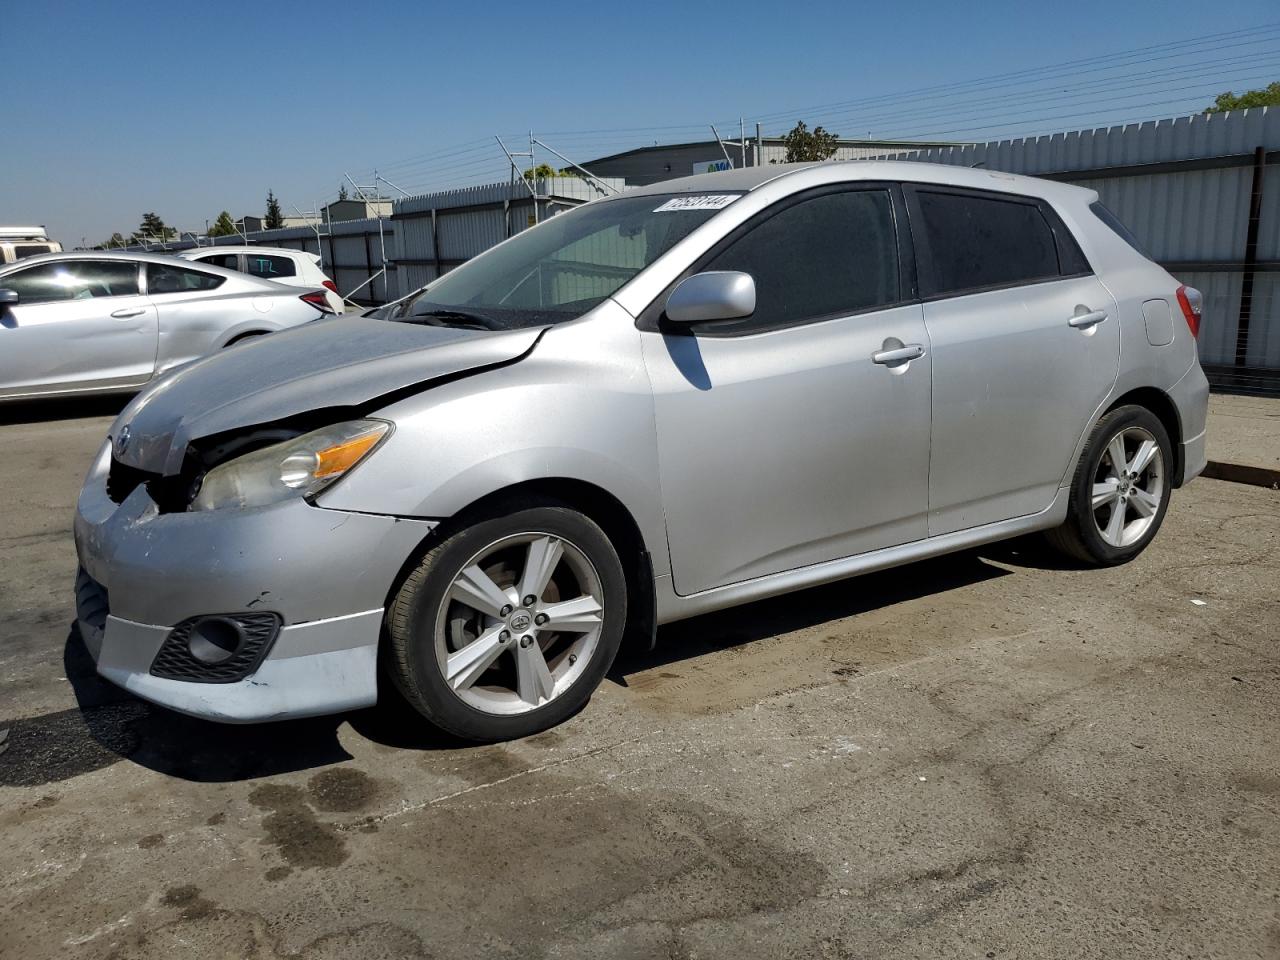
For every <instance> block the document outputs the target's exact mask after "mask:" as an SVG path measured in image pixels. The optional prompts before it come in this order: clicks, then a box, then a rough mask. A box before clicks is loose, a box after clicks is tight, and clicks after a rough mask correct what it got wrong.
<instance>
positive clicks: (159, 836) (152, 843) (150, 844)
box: [138, 833, 164, 850]
mask: <svg viewBox="0 0 1280 960" xmlns="http://www.w3.org/2000/svg"><path fill="white" fill-rule="evenodd" d="M138 846H139V847H141V848H142V849H143V850H151V849H154V848H155V847H162V846H164V834H163V833H148V834H147V835H146V836H145V837H143V838H142V839H141V840H139V841H138Z"/></svg>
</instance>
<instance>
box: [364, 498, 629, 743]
mask: <svg viewBox="0 0 1280 960" xmlns="http://www.w3.org/2000/svg"><path fill="white" fill-rule="evenodd" d="M529 598H533V600H532V602H527V601H528V600H529ZM626 619H627V587H626V579H625V575H624V573H623V570H622V564H621V562H620V561H619V559H618V555H617V552H616V551H615V550H614V548H613V545H612V544H611V543H610V542H609V538H608V537H607V536H606V535H605V533H604V531H603V530H601V529H600V527H599V526H597V525H596V523H595V522H594V521H592V520H591V519H589V518H588V517H585V516H583V515H582V514H580V513H578V512H577V511H575V510H572V509H570V508H569V507H567V506H564V505H563V504H559V503H556V502H554V501H546V500H538V501H532V500H525V501H521V502H519V503H515V504H508V505H506V506H505V507H504V508H501V509H497V510H491V511H488V512H487V513H484V514H481V515H478V516H476V517H473V518H471V519H470V520H469V521H468V522H466V523H465V524H464V525H458V526H457V527H455V529H453V530H452V531H449V532H447V533H446V534H445V535H444V536H443V538H442V539H441V540H440V541H439V542H438V543H437V544H436V545H435V546H433V547H432V548H431V549H430V550H429V551H428V552H427V553H426V555H425V556H424V557H423V558H422V560H421V561H420V562H419V563H418V565H417V566H416V567H415V568H414V569H413V570H412V571H411V572H410V573H409V575H408V576H407V577H406V578H405V581H404V583H403V584H402V585H401V587H400V589H399V591H398V592H397V593H396V596H395V599H394V600H393V601H392V603H391V605H390V607H389V609H388V611H387V617H386V625H387V634H388V651H387V652H388V657H387V661H388V667H389V673H390V674H391V679H392V681H393V682H394V683H395V686H396V688H397V689H398V690H399V692H400V693H401V695H402V696H403V697H404V699H405V700H406V701H407V702H408V703H409V704H410V705H411V706H413V707H414V708H415V709H416V710H417V711H418V712H419V713H420V714H422V716H424V717H426V718H427V719H428V720H429V721H431V722H432V723H433V724H435V725H436V726H437V727H439V728H441V729H442V730H445V731H447V732H448V733H451V734H453V735H455V736H457V737H462V738H464V739H467V740H474V741H480V742H492V741H496V740H510V739H515V738H518V737H526V736H529V735H531V734H534V733H537V732H539V731H541V730H545V729H547V728H548V727H552V726H555V725H556V724H558V723H561V722H562V721H564V720H566V719H567V718H568V717H570V716H572V715H573V714H574V713H576V712H577V711H578V710H579V709H581V708H582V707H583V706H584V705H585V704H586V703H587V701H588V700H589V699H590V698H591V694H592V693H593V692H594V691H595V689H596V687H597V686H598V685H599V684H600V682H601V680H603V679H604V675H605V673H606V672H607V671H608V669H609V667H610V666H611V665H612V663H613V659H614V657H615V655H616V654H617V652H618V647H619V645H620V644H621V641H622V633H623V627H624V625H625V623H626ZM557 625H560V627H561V629H559V630H557V629H556V627H557Z"/></svg>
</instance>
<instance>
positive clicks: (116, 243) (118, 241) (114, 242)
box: [93, 233, 127, 250]
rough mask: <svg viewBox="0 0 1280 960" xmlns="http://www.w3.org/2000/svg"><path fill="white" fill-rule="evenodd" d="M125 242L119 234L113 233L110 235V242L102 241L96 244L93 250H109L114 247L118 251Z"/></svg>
mask: <svg viewBox="0 0 1280 960" xmlns="http://www.w3.org/2000/svg"><path fill="white" fill-rule="evenodd" d="M126 242H127V241H126V240H125V238H124V237H123V236H122V235H121V234H119V233H113V234H112V235H111V239H110V240H103V241H102V242H101V243H99V244H97V245H96V246H95V247H94V248H93V249H95V250H110V249H111V248H112V247H116V248H117V249H118V248H120V247H123V246H125V244H126Z"/></svg>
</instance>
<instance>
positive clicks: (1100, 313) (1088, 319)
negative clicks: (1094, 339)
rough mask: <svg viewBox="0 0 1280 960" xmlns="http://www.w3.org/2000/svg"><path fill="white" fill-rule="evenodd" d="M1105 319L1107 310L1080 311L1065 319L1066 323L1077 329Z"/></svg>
mask: <svg viewBox="0 0 1280 960" xmlns="http://www.w3.org/2000/svg"><path fill="white" fill-rule="evenodd" d="M1105 319H1107V311H1105V310H1094V311H1093V312H1092V313H1082V314H1080V315H1079V316H1077V317H1072V318H1071V319H1070V320H1068V321H1067V323H1068V325H1070V326H1073V327H1075V328H1076V329H1078V330H1079V329H1084V328H1085V327H1092V326H1096V325H1097V324H1099V323H1101V322H1102V321H1103V320H1105Z"/></svg>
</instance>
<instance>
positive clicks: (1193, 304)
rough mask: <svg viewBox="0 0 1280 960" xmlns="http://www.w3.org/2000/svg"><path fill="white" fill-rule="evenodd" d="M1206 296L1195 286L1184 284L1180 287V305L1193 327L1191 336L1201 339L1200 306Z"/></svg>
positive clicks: (1183, 314) (1189, 325) (1189, 324)
mask: <svg viewBox="0 0 1280 960" xmlns="http://www.w3.org/2000/svg"><path fill="white" fill-rule="evenodd" d="M1203 303H1204V297H1203V296H1202V295H1201V293H1200V291H1199V290H1197V289H1196V288H1195V287H1188V286H1187V285H1186V284H1183V285H1182V286H1180V287H1179V288H1178V306H1179V307H1181V308H1182V316H1183V317H1184V318H1185V319H1186V321H1187V326H1188V327H1190V328H1191V336H1193V337H1195V338H1196V339H1197V340H1199V339H1200V307H1201V304H1203Z"/></svg>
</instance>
